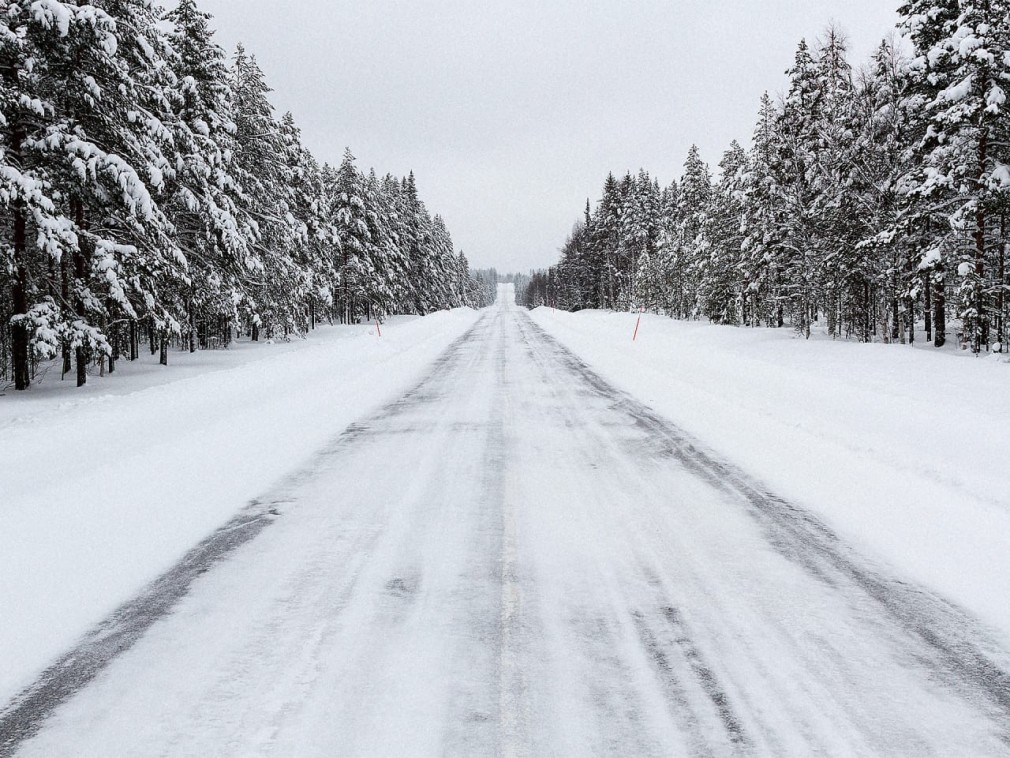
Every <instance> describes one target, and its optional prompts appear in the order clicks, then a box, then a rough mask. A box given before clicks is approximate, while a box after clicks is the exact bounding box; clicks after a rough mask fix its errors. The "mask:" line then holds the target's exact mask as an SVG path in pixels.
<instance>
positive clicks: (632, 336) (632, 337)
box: [631, 308, 645, 342]
mask: <svg viewBox="0 0 1010 758" xmlns="http://www.w3.org/2000/svg"><path fill="white" fill-rule="evenodd" d="M644 311H645V308H639V309H638V321H636V322H635V333H634V334H633V335H631V341H632V342H634V341H635V340H637V339H638V327H639V325H640V324H641V323H642V313H643V312H644Z"/></svg>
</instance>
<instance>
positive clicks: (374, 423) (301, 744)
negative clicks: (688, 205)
mask: <svg viewBox="0 0 1010 758" xmlns="http://www.w3.org/2000/svg"><path fill="white" fill-rule="evenodd" d="M504 300H505V299H504V298H502V299H501V303H500V304H499V305H498V306H497V307H495V308H493V309H491V310H489V311H487V312H486V313H485V314H484V315H483V316H482V317H481V319H480V320H479V321H478V323H477V325H476V326H475V327H474V328H473V329H472V330H471V331H470V332H468V333H467V334H466V335H465V336H464V337H463V338H461V339H460V340H459V341H458V342H456V343H455V344H454V345H453V346H452V347H451V348H450V349H449V350H448V351H447V352H446V353H445V354H444V355H443V356H442V358H441V359H440V360H439V361H438V362H437V363H436V364H435V365H434V366H433V367H432V370H431V372H430V374H429V375H428V376H427V378H426V379H425V380H424V381H423V382H422V383H421V384H420V385H419V386H417V387H416V389H414V390H413V391H411V392H409V393H408V394H407V395H405V396H404V397H402V398H401V399H400V400H398V401H397V402H395V403H393V404H391V405H389V406H388V407H386V408H385V409H384V410H382V411H381V412H379V413H378V414H377V415H374V416H372V417H370V418H366V419H363V420H362V421H361V422H360V423H357V424H355V425H354V426H352V427H351V428H350V429H348V430H347V431H346V432H345V433H344V434H343V435H342V436H340V437H339V438H338V439H336V440H335V441H334V443H333V444H332V445H331V446H330V447H329V448H327V449H326V450H324V451H322V452H321V453H320V455H319V456H318V457H317V458H316V460H315V461H314V463H313V464H312V465H311V466H310V467H308V468H307V469H306V470H305V471H303V472H301V473H299V474H296V475H293V476H292V477H290V479H289V480H288V481H287V482H286V483H285V484H283V485H282V486H279V487H278V488H277V489H276V490H275V491H273V492H271V493H268V494H267V495H265V496H264V497H263V498H261V499H260V501H259V502H258V503H257V504H254V506H252V508H251V510H250V515H249V516H248V518H250V519H254V522H255V527H254V528H252V529H251V531H250V533H249V534H244V532H242V529H246V530H248V529H249V527H247V526H246V527H241V526H240V529H239V533H240V535H244V536H241V538H237V539H236V540H235V541H236V545H237V546H236V545H231V546H226V548H222V549H221V550H220V552H221V554H222V556H223V557H220V558H219V559H216V558H215V557H214V555H213V553H214V550H213V549H209V548H208V550H209V552H208V554H207V555H206V556H204V564H207V565H204V564H200V565H197V563H199V561H196V562H195V563H193V564H192V565H190V567H189V568H188V569H187V568H185V567H182V568H181V569H180V570H179V571H177V572H176V573H175V574H174V575H171V576H169V577H167V578H166V580H165V581H164V582H163V585H162V586H161V588H160V589H159V590H158V591H157V592H152V593H149V595H148V596H147V597H146V598H144V599H142V600H141V601H138V603H137V604H135V607H133V608H127V609H124V612H123V613H121V614H120V616H118V617H116V618H113V619H111V620H110V621H109V622H108V624H107V625H106V627H105V628H104V629H103V630H102V631H101V633H100V634H98V635H97V637H96V638H93V639H91V641H90V642H86V643H85V646H84V647H83V648H82V649H80V650H78V651H76V654H75V655H71V656H70V657H69V658H68V659H67V660H65V661H64V662H62V664H61V666H62V668H59V669H57V670H55V671H53V672H51V673H50V675H49V684H47V685H45V686H44V687H43V689H42V690H40V691H39V693H36V695H37V696H36V698H35V700H34V701H32V702H34V703H35V705H33V706H32V708H22V709H21V710H20V711H18V712H17V713H15V714H14V715H13V716H12V715H11V712H10V711H8V713H7V714H6V716H3V715H0V727H4V728H6V729H8V730H9V733H13V730H14V729H15V727H16V728H17V730H18V734H19V735H21V736H20V737H18V739H19V740H21V741H20V744H19V745H18V746H17V747H18V748H19V749H17V750H16V755H18V756H25V757H27V756H57V755H59V756H63V755H67V756H69V755H73V756H260V755H269V756H327V757H328V758H329V757H332V756H397V757H399V756H440V755H452V756H499V755H500V756H591V755H612V756H679V755H687V756H726V755H792V756H808V755H837V756H916V758H922V757H923V756H997V755H1010V677H1008V674H1007V673H1006V672H1007V671H1008V670H1010V667H1008V657H1007V655H1006V652H1005V651H1002V650H1000V649H999V647H998V646H997V645H996V644H995V643H993V642H991V641H990V639H989V637H988V636H987V635H986V633H985V631H984V630H983V629H981V628H980V627H979V625H978V624H977V623H976V622H974V621H973V620H972V619H971V618H970V617H968V616H967V615H965V614H963V613H962V612H960V611H959V610H958V609H956V608H954V607H952V606H950V605H947V604H945V603H944V602H943V601H942V600H940V599H939V598H936V597H934V596H932V595H930V594H929V593H926V592H924V591H922V590H920V589H918V588H916V587H914V586H912V585H910V584H907V583H903V582H901V581H898V580H897V579H895V578H892V577H890V576H888V573H887V572H886V571H884V570H882V569H880V567H877V566H874V565H871V564H870V563H869V562H868V561H866V560H864V559H862V558H861V557H860V556H859V555H857V554H855V553H854V552H853V551H851V550H850V549H848V548H847V547H846V546H845V545H843V544H841V543H840V542H839V540H838V539H837V538H836V537H835V536H834V535H833V534H832V533H831V532H830V531H829V530H828V529H826V528H825V527H824V526H823V525H821V524H819V523H818V522H817V521H816V520H814V519H813V518H812V517H810V516H809V515H808V514H806V513H805V512H804V511H803V510H802V509H799V508H797V507H794V506H793V505H791V504H789V503H787V502H784V501H782V500H781V499H779V498H776V497H775V496H774V495H773V494H770V493H768V492H767V491H765V490H764V489H763V488H762V487H761V486H760V485H759V484H757V483H754V482H752V481H750V480H748V479H747V478H746V477H745V476H744V475H743V474H741V473H740V472H739V471H738V470H737V469H735V468H734V467H733V466H732V465H730V464H728V463H726V462H722V461H719V460H717V459H715V458H714V457H713V456H712V455H711V454H710V453H707V452H705V450H704V448H703V446H701V445H700V444H699V443H697V442H696V441H694V440H691V439H689V438H687V437H686V436H685V435H684V434H682V433H681V432H680V431H678V430H677V429H676V428H674V427H672V426H670V425H669V424H667V423H666V422H664V421H663V420H661V419H660V418H659V417H657V416H656V415H655V414H654V413H652V412H651V411H650V410H648V409H647V408H645V407H644V406H642V405H641V404H639V403H638V402H636V401H635V400H634V399H632V398H630V397H629V396H627V395H624V394H621V393H619V392H617V391H615V390H614V389H613V388H611V387H610V386H609V385H608V384H606V383H604V382H603V381H602V380H601V379H599V378H598V377H597V376H596V375H595V374H593V373H592V372H591V371H590V370H589V369H588V368H587V367H586V366H585V365H584V364H583V363H582V362H581V361H580V360H579V359H578V358H577V357H575V356H574V355H573V354H572V353H570V352H567V351H566V350H565V349H564V348H562V347H561V346H560V345H559V344H558V343H556V342H555V341H553V340H552V339H551V338H550V337H549V336H548V335H547V334H546V333H544V332H543V331H541V330H540V329H539V328H538V327H536V326H535V325H534V324H533V322H532V321H531V320H530V319H529V317H528V316H527V315H526V314H525V312H522V311H521V310H519V309H517V308H516V307H515V306H512V305H509V304H508V303H507V302H504ZM335 391H337V392H338V391H339V389H335ZM243 523H251V522H243ZM264 526H265V528H263V527H264ZM231 528H232V529H234V528H235V526H234V524H233V526H232V527H231ZM224 534H225V536H222V534H221V533H219V535H218V537H219V538H221V539H223V540H225V542H227V539H228V538H227V537H226V535H227V534H230V532H228V533H224ZM246 538H248V539H246ZM229 551H230V552H229ZM187 588H188V591H185V590H187ZM184 591H185V592H184ZM180 595H181V599H179V600H178V602H176V601H175V598H176V597H177V596H180ZM173 603H174V607H173V605H172V604H173ZM166 606H168V607H169V608H170V609H171V610H170V611H169V612H167V613H166V610H167V609H166ZM152 617H157V620H156V621H154V622H153V623H151V619H152ZM96 640H97V641H96ZM103 640H105V642H104V647H103V642H102V641H103ZM110 649H111V651H112V652H110ZM120 649H122V650H123V652H121V653H118V654H117V651H119V650H120ZM96 656H97V658H96ZM89 659H91V660H98V661H100V663H99V664H94V665H93V668H98V671H97V674H96V673H95V672H93V671H91V672H90V673H89V671H88V669H87V666H88V665H89V664H88V660H89ZM106 661H108V662H107V663H106ZM46 687H48V689H46ZM54 704H56V707H54V708H51V707H50V706H52V705H54ZM46 713H50V715H49V717H48V718H47V719H44V720H43V719H42V718H41V716H42V715H44V714H46ZM15 717H16V718H15ZM13 748H14V745H12V744H8V750H10V749H13ZM0 752H4V751H3V749H2V748H0Z"/></svg>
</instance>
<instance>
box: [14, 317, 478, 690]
mask: <svg viewBox="0 0 1010 758" xmlns="http://www.w3.org/2000/svg"><path fill="white" fill-rule="evenodd" d="M477 318H478V314H477V313H476V312H475V311H472V310H469V309H459V310H455V311H450V312H442V313H437V314H433V315H431V316H428V317H426V318H423V319H413V320H404V321H400V322H396V323H393V324H388V325H385V326H384V327H383V332H382V337H381V339H380V338H378V337H377V335H376V334H375V333H374V331H373V330H371V329H370V328H368V327H359V328H354V329H352V328H343V329H332V330H322V332H320V333H318V335H316V334H314V335H313V338H312V339H310V340H309V341H308V342H307V343H304V344H301V345H298V346H296V348H295V349H287V348H286V349H283V350H276V351H274V354H266V353H265V352H264V351H259V352H257V353H255V354H253V353H247V354H246V356H242V357H240V358H239V365H233V366H231V367H228V366H227V358H225V359H224V361H225V363H224V364H223V367H219V368H218V370H214V371H210V372H207V373H193V372H190V373H189V374H181V376H184V377H185V378H180V379H178V380H176V381H168V382H167V383H160V384H157V385H156V386H146V387H144V388H143V389H140V390H138V391H133V392H129V393H128V394H120V395H118V396H117V397H114V398H113V397H110V396H108V395H101V396H95V397H90V398H88V397H86V398H83V399H80V400H71V401H67V400H66V399H65V396H64V395H54V396H52V397H48V398H46V399H45V400H46V401H45V402H42V403H39V402H37V401H36V402H33V403H30V404H23V405H22V406H19V407H17V408H15V409H13V410H12V409H11V408H5V409H4V411H6V412H7V415H8V417H9V418H10V419H11V421H10V423H8V424H6V425H5V428H4V429H3V436H2V439H0V482H2V494H0V618H2V619H3V620H4V623H3V624H2V625H0V650H3V654H2V656H0V704H2V703H5V702H7V701H8V700H9V699H10V698H11V697H13V696H14V695H15V694H16V693H17V692H18V691H20V690H21V689H22V688H24V687H25V686H27V685H28V684H29V683H30V682H31V681H32V680H33V679H34V677H35V676H37V675H38V673H39V672H40V671H41V670H42V669H43V668H44V667H45V666H46V665H47V664H48V663H49V662H50V661H51V660H52V659H53V658H55V657H56V656H57V655H59V654H60V653H61V652H62V651H64V650H66V649H68V648H69V647H71V646H72V645H73V643H74V642H75V641H76V640H77V639H78V638H79V637H80V636H81V635H82V634H83V633H84V632H85V631H86V630H87V629H88V628H90V627H91V626H93V625H94V624H95V623H97V622H98V621H100V620H101V619H102V618H104V617H105V616H107V615H108V613H110V612H111V611H112V610H114V609H115V608H116V607H117V606H119V605H120V604H121V603H122V602H124V601H126V600H127V599H129V598H130V597H132V596H133V595H135V594H136V593H137V592H138V591H139V590H140V589H141V588H143V587H144V586H145V585H146V584H147V583H148V582H150V581H151V580H152V579H154V578H155V577H157V576H158V575H159V574H161V573H162V572H163V571H165V570H166V569H167V568H169V567H170V566H172V565H173V563H174V562H175V561H177V560H178V559H179V558H180V557H181V556H182V555H183V554H184V553H185V552H186V550H187V549H189V548H190V547H192V546H193V545H194V544H195V543H196V542H198V541H199V540H200V539H201V538H202V537H204V536H205V535H207V534H208V533H210V532H211V531H213V530H214V529H215V528H216V527H218V526H219V525H220V524H222V523H223V522H225V521H227V520H228V518H229V517H231V516H232V515H234V514H235V513H236V512H237V511H238V510H240V509H241V508H242V507H243V506H244V505H246V504H247V503H248V502H249V501H250V500H251V499H253V498H254V497H256V496H257V495H259V494H262V493H263V492H264V491H265V490H267V489H269V487H270V486H271V485H272V484H273V483H274V482H276V481H277V480H279V479H280V478H282V477H283V476H284V475H285V474H288V473H290V472H291V471H292V470H294V469H296V468H297V467H298V466H299V465H300V464H301V463H303V462H304V461H305V460H307V459H309V458H310V457H311V455H312V454H313V453H314V452H315V451H316V450H318V449H319V448H320V447H322V446H323V445H324V444H325V443H326V442H327V441H329V440H330V439H332V438H334V437H336V436H337V435H339V434H340V432H341V431H343V429H344V428H345V427H346V426H347V425H348V424H349V423H351V422H352V421H354V420H355V419H356V418H359V417H361V416H362V415H365V414H367V413H368V412H370V411H371V410H373V409H375V408H377V407H379V406H381V405H382V404H383V403H385V402H388V401H389V400H391V399H393V398H395V397H396V396H398V395H399V394H402V393H403V392H405V391H406V390H408V389H409V388H410V387H411V386H412V385H413V384H415V383H416V382H417V381H419V380H420V378H421V376H422V375H423V372H424V371H425V369H426V368H427V367H428V366H429V365H430V363H431V362H432V361H433V360H434V359H435V358H436V357H437V356H438V355H439V354H440V353H441V352H442V351H443V350H444V349H445V348H446V347H447V346H448V345H449V344H450V343H451V342H452V341H454V340H455V339H457V338H458V337H460V336H461V335H462V334H463V333H465V332H466V330H468V329H469V328H470V327H471V326H472V325H473V324H474V323H475V322H476V320H477ZM265 347H268V348H270V347H274V346H265ZM241 361H244V362H241ZM141 384H143V382H141ZM125 386H129V385H128V384H127V385H125ZM23 409H29V410H30V411H31V412H30V413H29V414H27V415H25V411H24V410H23ZM395 465H396V462H395V461H390V466H395ZM335 496H336V497H339V493H335Z"/></svg>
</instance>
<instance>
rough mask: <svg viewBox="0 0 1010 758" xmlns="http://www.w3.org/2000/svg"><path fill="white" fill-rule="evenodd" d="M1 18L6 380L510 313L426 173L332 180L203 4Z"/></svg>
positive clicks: (67, 5) (0, 297)
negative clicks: (363, 325) (480, 309)
mask: <svg viewBox="0 0 1010 758" xmlns="http://www.w3.org/2000/svg"><path fill="white" fill-rule="evenodd" d="M0 11H2V12H0V80H2V89H0V226H2V231H0V234H2V235H3V240H4V244H3V246H2V248H0V256H2V265H0V292H2V294H0V380H3V381H9V380H10V379H13V381H14V385H15V387H16V388H17V389H25V388H27V387H28V386H29V384H30V383H31V381H32V379H33V376H34V373H35V369H36V366H37V365H38V364H39V363H40V362H43V361H50V360H52V359H54V358H57V357H59V356H62V359H63V371H64V373H66V372H70V371H72V370H75V371H76V377H77V383H78V384H79V385H80V384H83V383H84V382H85V381H86V380H87V372H88V369H89V367H93V366H95V365H98V366H100V367H101V369H102V370H103V371H106V370H107V371H110V372H111V371H114V370H115V367H116V361H118V360H119V359H120V358H129V359H136V358H137V356H138V352H139V350H140V345H141V343H148V344H149V345H150V349H151V351H152V353H153V352H155V351H160V359H161V362H162V363H166V362H167V359H168V346H169V344H170V343H171V342H175V343H177V344H180V345H181V346H183V347H187V348H188V349H189V350H196V349H198V348H207V347H214V346H222V345H227V344H228V343H229V342H230V341H231V340H232V339H233V338H234V337H235V335H236V334H237V333H238V332H239V331H242V332H244V333H247V334H250V335H251V336H252V338H253V339H258V338H259V337H260V335H261V334H265V335H267V336H275V335H276V336H285V335H289V334H298V333H304V332H305V331H306V330H307V329H310V328H313V327H314V326H315V323H316V321H317V320H318V319H328V320H339V321H341V322H344V323H347V322H355V321H357V320H359V319H361V318H382V317H383V316H384V315H386V314H389V313H392V312H406V313H419V314H424V313H429V312H431V311H434V310H437V309H442V308H450V307H455V306H461V305H470V306H482V305H485V304H487V303H488V302H490V300H493V298H494V291H493V287H491V286H489V285H488V283H487V282H486V281H477V280H476V279H474V278H472V277H471V276H470V273H469V271H468V265H467V260H466V258H465V256H464V255H463V254H462V253H457V252H455V250H454V248H453V243H452V239H451V237H450V235H449V231H448V229H447V228H446V225H445V223H444V221H443V220H442V219H441V218H440V217H439V216H437V215H435V216H432V215H431V214H430V213H429V211H428V210H427V209H426V208H425V205H424V203H423V202H422V201H421V199H420V197H419V195H418V191H417V187H416V185H415V181H414V176H413V174H411V175H410V176H408V177H406V178H405V179H399V178H396V177H394V176H391V175H385V176H377V175H376V174H375V173H374V172H370V173H368V174H364V173H362V172H360V171H359V170H358V169H357V168H356V167H355V165H354V157H353V156H352V155H351V153H350V152H349V151H348V152H347V153H346V154H345V155H344V158H343V161H342V163H341V164H340V165H339V166H336V167H334V166H330V165H325V164H324V165H320V164H319V163H318V162H317V161H316V159H315V158H313V156H312V155H311V154H310V153H309V151H308V150H307V149H306V148H305V147H304V146H303V145H302V144H301V139H300V135H299V130H298V128H297V127H296V125H295V123H294V120H293V119H292V117H291V115H290V114H285V115H284V116H283V117H281V118H280V119H277V118H275V115H274V111H273V108H272V106H271V105H270V102H269V100H268V94H269V92H270V88H269V87H268V86H267V84H266V82H265V80H264V76H263V72H262V71H261V70H260V69H259V67H258V66H257V63H256V59H255V57H254V56H252V55H250V54H248V53H247V52H246V51H245V50H243V49H242V48H241V47H239V48H238V50H237V51H236V53H235V54H234V56H233V57H231V58H230V59H229V58H228V57H227V56H226V55H225V53H224V51H223V50H222V49H221V48H220V47H218V46H217V45H216V44H215V43H214V41H213V32H212V30H211V28H210V23H209V22H210V16H209V15H208V14H206V13H203V12H201V11H200V10H199V9H198V8H197V7H196V5H195V4H194V2H193V0H181V2H179V4H178V6H177V7H176V9H175V10H173V11H171V12H169V13H165V12H164V11H163V10H162V9H161V8H160V7H158V6H157V5H155V4H154V3H153V2H152V0H91V1H90V2H87V3H85V2H84V1H83V0H77V1H75V0H34V1H32V2H29V1H28V0H19V1H16V2H12V1H10V0H7V1H5V2H0ZM72 362H73V363H75V364H76V367H75V368H74V367H73V366H72Z"/></svg>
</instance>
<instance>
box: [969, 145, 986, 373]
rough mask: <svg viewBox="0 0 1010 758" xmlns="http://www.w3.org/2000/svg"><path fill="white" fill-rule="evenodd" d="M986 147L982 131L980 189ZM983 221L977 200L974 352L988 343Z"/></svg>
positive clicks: (972, 342) (979, 164) (972, 338)
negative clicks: (984, 288) (977, 283)
mask: <svg viewBox="0 0 1010 758" xmlns="http://www.w3.org/2000/svg"><path fill="white" fill-rule="evenodd" d="M988 148H989V140H988V135H986V133H985V132H983V133H982V138H981V139H980V140H979V144H978V186H979V189H980V190H981V188H982V185H983V183H984V181H985V164H986V160H987V155H986V154H987V152H988ZM985 223H986V218H985V206H984V205H983V204H982V203H981V202H979V203H977V204H976V206H975V276H977V277H978V278H979V286H978V289H976V290H975V302H974V306H975V323H974V324H972V330H971V331H972V333H971V349H972V352H973V353H976V354H978V353H980V352H982V344H983V342H984V343H985V344H986V346H987V347H988V344H989V325H988V323H987V322H988V314H987V313H986V308H985V298H984V293H983V291H982V286H981V281H982V277H983V276H985Z"/></svg>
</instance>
